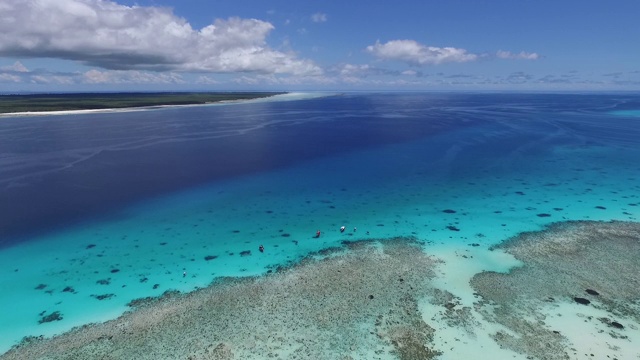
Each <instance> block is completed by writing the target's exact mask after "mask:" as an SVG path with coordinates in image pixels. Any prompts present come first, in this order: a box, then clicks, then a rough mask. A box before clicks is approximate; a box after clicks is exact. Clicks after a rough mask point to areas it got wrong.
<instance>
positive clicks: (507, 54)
mask: <svg viewBox="0 0 640 360" xmlns="http://www.w3.org/2000/svg"><path fill="white" fill-rule="evenodd" d="M496 56H497V57H498V58H500V59H522V60H538V59H539V58H540V55H538V54H537V53H528V52H524V51H521V52H519V53H517V54H516V53H512V52H511V51H503V50H498V52H497V53H496Z"/></svg>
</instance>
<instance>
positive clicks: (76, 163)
mask: <svg viewBox="0 0 640 360" xmlns="http://www.w3.org/2000/svg"><path fill="white" fill-rule="evenodd" d="M637 109H640V96H638V95H633V94H609V95H606V94H589V95H569V94H430V93H429V94H425V93H396V94H344V95H340V96H331V97H326V98H315V99H308V100H299V101H286V102H263V103H255V104H242V105H229V106H213V107H190V108H175V109H165V110H157V111H142V112H129V113H126V112H124V113H123V112H119V113H107V114H84V115H62V116H43V117H21V118H4V119H1V120H0V166H1V171H0V229H1V230H0V236H1V240H0V243H1V244H3V245H7V244H8V243H11V242H15V241H18V240H19V239H21V238H22V239H24V236H25V235H26V234H33V233H38V232H41V231H47V230H48V229H50V228H52V227H58V226H61V225H68V224H73V223H74V222H78V221H82V220H83V219H86V218H93V217H96V216H98V217H100V216H107V217H108V216H116V217H117V216H118V209H120V208H122V207H123V206H126V205H127V204H131V203H133V202H136V201H140V200H144V199H146V198H150V197H154V196H157V195H159V194H163V193H170V192H175V191H178V190H181V189H185V188H189V187H193V186H197V185H201V184H206V183H211V182H216V181H221V180H227V179H233V178H234V177H237V176H240V175H247V174H257V173H264V172H269V171H271V170H274V169H278V168H286V167H289V166H293V165H295V164H300V163H304V162H305V161H309V160H311V159H316V158H322V157H328V156H336V155H340V154H347V153H351V152H354V151H359V150H362V149H368V148H376V147H383V146H385V145H388V144H392V143H407V142H411V141H414V140H417V139H425V138H429V137H431V136H434V134H437V133H438V134H442V133H445V134H447V133H448V134H451V136H452V137H453V138H452V140H451V141H456V140H455V137H456V136H458V135H457V134H472V135H471V136H469V137H467V138H465V139H464V140H463V141H469V139H471V141H479V142H482V143H483V144H484V145H485V146H482V147H476V148H474V149H473V151H463V152H462V153H460V154H458V155H457V156H456V163H455V164H454V167H455V169H454V171H455V172H456V173H458V174H459V175H461V176H462V175H463V174H465V173H467V174H468V173H471V175H470V176H472V177H473V171H475V170H477V169H481V168H486V164H487V162H492V161H504V159H503V158H501V157H502V156H503V155H504V154H508V153H510V152H511V151H513V150H514V149H519V148H522V145H523V144H525V143H527V144H530V146H529V147H528V148H526V149H525V150H524V151H526V153H527V154H530V155H535V154H536V153H544V152H547V151H550V149H551V148H552V147H553V146H556V145H563V144H573V145H576V146H594V145H604V146H614V147H620V148H625V147H627V148H636V147H637V145H638V142H639V141H638V139H640V126H638V118H634V117H633V116H616V115H611V112H613V111H633V110H637ZM465 132H466V133H465ZM490 134H495V136H498V137H499V138H500V139H499V141H496V142H490V141H488V139H487V136H489V135H490ZM465 136H467V135H465ZM433 151H434V153H433V154H412V156H415V157H416V158H421V157H432V156H441V155H442V154H438V153H437V151H438V149H434V150H433ZM329 176H331V175H329Z"/></svg>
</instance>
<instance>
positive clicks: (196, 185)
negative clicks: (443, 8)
mask: <svg viewBox="0 0 640 360" xmlns="http://www.w3.org/2000/svg"><path fill="white" fill-rule="evenodd" d="M639 111H640V95H639V94H636V93H607V94H591V93H585V94H563V93H560V94H537V93H534V94H520V93H410V92H409V93H331V94H328V93H326V94H325V93H322V94H319V93H311V94H288V95H286V96H276V97H273V98H270V99H267V100H261V101H249V102H243V103H233V104H223V105H210V106H189V107H169V108H162V109H147V110H140V111H117V112H116V111H114V112H104V113H65V114H52V115H46V116H13V117H12V116H5V117H2V118H0V268H1V269H0V270H1V271H2V276H1V277H0V309H2V310H1V311H0V353H2V352H6V351H7V350H9V348H10V347H12V346H14V345H16V344H17V343H19V342H20V340H21V339H23V338H24V337H27V336H40V335H44V336H52V335H55V334H60V333H62V332H65V331H68V330H70V329H72V328H73V327H76V326H81V325H85V324H89V323H96V322H98V323H99V322H103V321H107V320H110V319H114V318H116V317H118V316H120V315H121V314H123V313H124V312H125V311H127V310H129V309H130V307H129V306H127V304H128V303H129V302H131V301H132V300H135V299H139V298H143V297H149V296H160V295H162V294H163V293H165V292H166V291H170V290H178V291H181V292H190V291H193V290H196V289H200V288H204V287H207V286H209V285H210V284H211V283H212V282H214V281H215V280H217V279H222V278H227V277H260V276H264V275H265V274H268V273H271V272H273V271H275V269H277V268H278V267H282V266H289V265H292V264H296V263H297V262H299V261H300V260H302V259H304V258H305V257H307V256H308V255H309V254H316V253H318V252H321V251H322V250H323V249H327V248H332V247H337V246H338V247H339V246H343V245H344V244H345V243H347V242H348V241H354V240H375V239H388V238H395V237H410V238H414V239H417V240H419V241H420V242H421V244H422V246H423V249H424V251H425V252H426V253H427V254H430V255H433V256H435V257H438V258H440V259H441V260H442V262H443V264H442V265H441V266H440V270H439V271H440V273H439V274H440V275H439V277H438V279H437V280H435V284H436V285H435V286H436V287H440V288H442V289H447V291H449V292H450V293H453V294H454V295H455V296H457V297H458V298H459V299H460V302H461V303H463V304H464V303H466V304H469V305H470V304H472V303H474V302H477V301H478V300H477V299H476V298H474V295H473V292H474V290H473V289H472V288H471V287H470V285H469V279H470V278H471V277H473V276H474V274H477V273H480V272H482V271H493V272H497V273H506V272H508V271H509V270H510V269H513V268H516V267H518V266H520V265H522V262H520V261H519V260H517V259H515V258H514V257H512V256H508V255H506V254H504V253H500V252H496V251H493V250H492V249H490V248H491V247H492V246H494V245H498V244H501V243H502V242H503V241H505V240H506V239H509V238H512V237H514V236H518V235H519V234H523V233H526V232H534V231H544V230H545V229H546V228H547V227H548V226H549V225H550V224H555V223H558V222H571V221H611V220H616V221H631V222H635V221H637V220H638V217H639V216H640V181H639V180H640V166H639V165H638V164H639V161H638V160H640V112H639ZM343 226H344V229H345V230H344V231H340V228H341V227H343ZM318 231H319V232H320V236H319V237H316V234H317V232H318ZM261 245H262V246H263V249H264V250H263V251H260V250H259V249H260V246H261ZM462 255H464V257H462ZM213 286H215V285H213ZM428 312H429V310H423V314H425V315H424V316H425V318H426V317H427V316H428V315H426V313H428ZM431 316H435V315H434V314H431ZM474 316H476V317H477V318H480V315H474ZM431 326H432V327H433V326H434V325H431ZM436 328H437V327H436ZM439 330H440V331H441V333H442V334H445V333H446V332H447V330H446V326H443V327H442V328H437V330H436V331H439ZM492 331H493V330H492ZM487 332H490V331H489V330H487ZM443 336H444V335H443ZM451 336H453V337H455V336H456V335H455V334H453V335H451ZM594 336H595V335H594ZM635 336H637V331H636V334H635ZM478 337H479V336H478V335H477V334H476V336H475V339H476V341H480V340H477V339H478ZM470 338H474V337H470ZM630 338H631V339H633V336H631V337H630ZM438 339H440V340H438ZM443 339H444V338H437V339H436V340H434V341H435V347H436V348H439V349H440V350H444V347H445V346H446V345H444V343H442V342H443V341H445V340H443ZM438 341H441V343H439V342H438ZM469 341H470V342H473V341H472V340H469ZM482 341H485V340H482ZM489 343H491V339H488V338H487V340H486V342H483V343H482V344H483V346H494V347H495V351H506V350H500V349H499V347H498V346H497V345H495V344H493V345H487V344H489ZM603 346H604V345H603ZM628 346H630V348H629V349H631V350H629V351H631V352H632V353H633V351H638V353H640V350H638V348H640V345H638V344H637V342H636V343H632V344H631V345H628ZM469 349H474V350H473V351H476V350H475V349H476V348H474V347H473V346H470V347H468V348H466V350H465V348H464V346H462V347H459V352H451V353H450V356H452V357H451V358H455V356H464V355H465V354H467V353H465V351H469V352H471V350H469ZM634 349H635V350H634ZM457 351H458V350H457ZM592 351H595V350H592ZM603 351H604V350H603ZM516 353H517V351H516ZM607 354H608V353H607ZM444 356H445V357H446V356H447V353H446V352H445V355H444ZM511 356H513V353H511V352H506V353H505V355H504V358H511ZM495 358H500V356H496V357H495ZM523 358H524V357H523Z"/></svg>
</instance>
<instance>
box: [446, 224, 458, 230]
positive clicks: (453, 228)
mask: <svg viewBox="0 0 640 360" xmlns="http://www.w3.org/2000/svg"><path fill="white" fill-rule="evenodd" d="M447 229H449V230H451V231H460V229H458V228H457V227H455V226H453V225H449V226H447Z"/></svg>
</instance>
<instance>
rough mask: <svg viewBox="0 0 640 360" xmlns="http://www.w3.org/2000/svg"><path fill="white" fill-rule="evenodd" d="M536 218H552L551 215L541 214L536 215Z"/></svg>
mask: <svg viewBox="0 0 640 360" xmlns="http://www.w3.org/2000/svg"><path fill="white" fill-rule="evenodd" d="M536 216H537V217H549V216H551V214H547V213H541V214H538V215H536Z"/></svg>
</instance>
